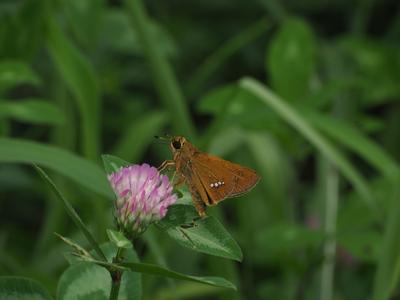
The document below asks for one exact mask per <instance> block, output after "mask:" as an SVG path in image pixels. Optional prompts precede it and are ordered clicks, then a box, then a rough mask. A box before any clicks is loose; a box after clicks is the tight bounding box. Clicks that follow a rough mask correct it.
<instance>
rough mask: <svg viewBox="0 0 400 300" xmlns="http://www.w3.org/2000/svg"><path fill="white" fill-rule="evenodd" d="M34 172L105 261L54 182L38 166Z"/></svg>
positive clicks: (84, 226) (91, 236)
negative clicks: (47, 186)
mask: <svg viewBox="0 0 400 300" xmlns="http://www.w3.org/2000/svg"><path fill="white" fill-rule="evenodd" d="M34 167H35V169H36V171H38V173H39V175H40V176H41V177H42V178H43V180H44V181H45V182H46V183H47V184H48V185H49V186H50V188H51V189H52V191H53V192H54V194H55V195H56V196H57V198H58V199H59V200H60V201H61V203H62V204H63V206H64V208H65V210H66V211H67V213H68V214H69V216H70V217H71V219H72V221H73V222H74V223H75V225H76V226H77V227H78V228H79V229H80V230H81V231H82V233H83V234H84V236H85V237H86V239H87V240H88V242H89V244H90V245H91V246H92V247H93V249H94V250H95V251H96V253H97V255H98V256H99V257H100V258H101V259H102V260H104V261H105V260H106V258H105V256H104V253H103V252H102V251H101V249H100V247H99V244H97V242H96V240H95V238H94V237H93V235H92V234H91V233H90V231H89V229H87V227H86V225H85V224H84V223H83V221H82V220H81V218H80V217H79V215H78V214H77V213H76V211H75V209H74V208H73V206H72V205H71V203H69V201H68V200H67V199H66V198H65V197H64V196H63V195H62V194H61V192H60V191H59V190H58V188H57V187H56V185H55V184H54V182H53V181H52V180H51V179H50V177H49V176H47V174H46V173H45V172H44V171H43V170H42V169H41V168H39V167H38V166H36V165H34Z"/></svg>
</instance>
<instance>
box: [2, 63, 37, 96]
mask: <svg viewBox="0 0 400 300" xmlns="http://www.w3.org/2000/svg"><path fill="white" fill-rule="evenodd" d="M39 83H40V79H39V77H38V76H37V75H36V74H35V73H34V72H33V71H32V69H31V68H30V67H29V66H28V65H26V64H25V63H23V62H19V61H2V62H0V92H1V91H4V90H7V89H10V88H13V87H15V86H18V85H20V84H32V85H38V84H39Z"/></svg>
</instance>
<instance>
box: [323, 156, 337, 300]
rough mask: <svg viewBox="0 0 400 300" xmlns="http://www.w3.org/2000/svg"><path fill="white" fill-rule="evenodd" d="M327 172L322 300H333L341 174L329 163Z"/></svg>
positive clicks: (327, 163)
mask: <svg viewBox="0 0 400 300" xmlns="http://www.w3.org/2000/svg"><path fill="white" fill-rule="evenodd" d="M324 163H325V164H326V165H327V166H326V170H325V191H324V192H325V200H326V201H325V211H324V216H325V224H324V233H325V237H326V238H325V242H324V245H323V256H324V260H323V263H322V270H321V289H320V297H319V299H321V300H332V299H333V291H334V270H335V255H336V223H337V212H338V200H339V174H338V171H337V170H336V168H335V166H334V165H333V164H331V163H329V162H327V161H324Z"/></svg>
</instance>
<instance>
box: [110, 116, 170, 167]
mask: <svg viewBox="0 0 400 300" xmlns="http://www.w3.org/2000/svg"><path fill="white" fill-rule="evenodd" d="M166 122H167V115H166V114H165V113H164V112H160V111H155V112H149V113H146V114H144V115H143V116H142V117H141V118H139V119H135V121H134V122H132V124H131V125H130V126H129V127H128V128H127V129H126V130H125V132H124V133H123V135H122V136H121V137H120V138H119V139H118V141H117V142H116V144H115V146H114V149H113V150H112V153H115V155H116V156H119V157H123V158H125V159H127V160H129V161H133V162H135V161H137V160H138V159H139V158H140V157H141V156H142V155H143V153H144V151H145V150H146V147H147V146H148V145H149V144H150V143H151V142H152V141H153V140H154V135H156V134H159V133H160V131H161V129H162V128H163V127H164V125H165V124H166Z"/></svg>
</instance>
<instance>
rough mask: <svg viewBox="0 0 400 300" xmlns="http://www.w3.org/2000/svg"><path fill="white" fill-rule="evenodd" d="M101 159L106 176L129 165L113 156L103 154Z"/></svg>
mask: <svg viewBox="0 0 400 300" xmlns="http://www.w3.org/2000/svg"><path fill="white" fill-rule="evenodd" d="M101 158H102V159H103V165H104V170H105V171H106V173H107V175H110V174H112V173H114V172H117V171H118V170H119V169H121V168H123V167H127V166H129V165H130V163H128V162H127V161H125V160H123V159H121V158H119V157H116V156H114V155H109V154H103V155H102V156H101Z"/></svg>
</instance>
